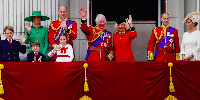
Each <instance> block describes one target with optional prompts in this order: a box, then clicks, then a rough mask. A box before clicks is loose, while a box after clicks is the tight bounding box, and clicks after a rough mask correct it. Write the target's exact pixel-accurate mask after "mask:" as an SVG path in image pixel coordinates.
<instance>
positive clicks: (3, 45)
mask: <svg viewBox="0 0 200 100" xmlns="http://www.w3.org/2000/svg"><path fill="white" fill-rule="evenodd" d="M4 34H5V36H6V39H5V40H2V41H0V62H17V61H20V58H19V52H21V53H22V54H25V53H26V45H25V43H24V42H25V37H24V36H23V35H22V37H21V39H20V41H21V43H22V45H21V44H20V42H19V41H16V40H14V39H13V34H14V30H13V27H12V26H6V27H5V28H4Z"/></svg>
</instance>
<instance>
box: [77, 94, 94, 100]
mask: <svg viewBox="0 0 200 100" xmlns="http://www.w3.org/2000/svg"><path fill="white" fill-rule="evenodd" d="M79 100H92V99H91V98H90V97H88V96H86V95H84V96H83V97H82V98H80V99H79Z"/></svg>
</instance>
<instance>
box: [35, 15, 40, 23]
mask: <svg viewBox="0 0 200 100" xmlns="http://www.w3.org/2000/svg"><path fill="white" fill-rule="evenodd" d="M40 22H41V17H40V16H34V17H33V23H34V24H40Z"/></svg>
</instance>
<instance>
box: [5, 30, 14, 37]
mask: <svg viewBox="0 0 200 100" xmlns="http://www.w3.org/2000/svg"><path fill="white" fill-rule="evenodd" d="M13 35H14V32H12V31H11V30H6V31H5V36H6V38H7V39H12V38H13Z"/></svg>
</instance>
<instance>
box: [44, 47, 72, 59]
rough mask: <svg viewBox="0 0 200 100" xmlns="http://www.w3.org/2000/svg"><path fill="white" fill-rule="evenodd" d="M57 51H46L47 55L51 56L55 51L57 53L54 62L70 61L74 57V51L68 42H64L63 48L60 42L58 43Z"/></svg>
mask: <svg viewBox="0 0 200 100" xmlns="http://www.w3.org/2000/svg"><path fill="white" fill-rule="evenodd" d="M59 47H60V48H59V51H53V50H52V51H51V52H49V53H48V56H49V57H52V56H53V55H54V54H55V53H56V54H57V58H56V62H70V61H72V60H73V59H74V53H73V52H74V51H73V48H72V46H71V45H70V44H66V46H65V47H64V49H62V48H63V46H62V45H61V44H59Z"/></svg>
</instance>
